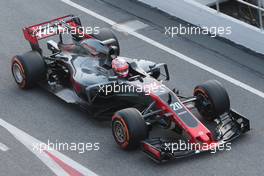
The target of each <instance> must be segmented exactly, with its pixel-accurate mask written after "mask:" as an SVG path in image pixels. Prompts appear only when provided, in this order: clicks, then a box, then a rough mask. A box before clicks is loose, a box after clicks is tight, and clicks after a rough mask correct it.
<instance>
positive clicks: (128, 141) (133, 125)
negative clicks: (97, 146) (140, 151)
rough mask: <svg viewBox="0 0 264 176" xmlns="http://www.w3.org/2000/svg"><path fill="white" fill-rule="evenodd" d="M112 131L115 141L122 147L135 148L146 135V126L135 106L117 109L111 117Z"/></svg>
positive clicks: (126, 148)
mask: <svg viewBox="0 0 264 176" xmlns="http://www.w3.org/2000/svg"><path fill="white" fill-rule="evenodd" d="M112 132H113V136H114V138H115V141H116V143H117V144H118V145H119V146H120V147H121V148H123V149H125V150H128V149H136V148H137V147H139V145H140V142H141V141H142V140H144V139H146V138H147V137H148V133H149V131H148V127H147V125H146V123H145V121H144V119H143V117H142V115H141V113H140V112H139V111H138V110H137V109H135V108H127V109H123V110H120V111H117V112H116V113H115V114H114V116H113V117H112Z"/></svg>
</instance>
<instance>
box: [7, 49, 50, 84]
mask: <svg viewBox="0 0 264 176" xmlns="http://www.w3.org/2000/svg"><path fill="white" fill-rule="evenodd" d="M11 71H12V74H13V77H14V80H15V82H16V83H17V84H18V86H19V87H20V88H21V89H29V88H32V87H34V86H35V85H36V83H37V82H38V81H40V80H41V79H43V78H44V77H45V72H46V69H45V63H44V61H43V58H42V57H41V55H40V54H39V53H38V52H36V51H30V52H27V53H25V54H23V55H17V56H14V57H13V59H12V63H11Z"/></svg>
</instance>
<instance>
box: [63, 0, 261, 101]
mask: <svg viewBox="0 0 264 176" xmlns="http://www.w3.org/2000/svg"><path fill="white" fill-rule="evenodd" d="M61 1H62V2H64V3H66V4H68V5H70V6H72V7H74V8H77V9H79V10H81V11H83V12H85V13H87V14H89V15H91V16H93V17H95V18H97V19H99V20H101V21H104V22H105V23H108V24H110V25H111V26H115V27H116V26H117V23H116V22H115V21H113V20H111V19H109V18H106V17H104V16H102V15H100V14H98V13H95V12H93V11H92V10H89V9H87V8H85V7H83V6H81V5H79V4H76V3H74V2H72V1H70V0H61ZM119 30H122V31H124V32H126V33H129V34H130V35H133V36H134V37H137V38H139V39H141V40H143V41H145V42H147V43H149V44H150V45H153V46H155V47H157V48H160V49H162V50H164V51H166V52H168V53H170V54H172V55H174V56H177V57H178V58H180V59H181V60H184V61H186V62H188V63H190V64H192V65H195V66H197V67H199V68H200V69H203V70H205V71H208V72H210V73H211V74H214V75H216V76H218V77H220V78H222V79H224V80H226V81H228V82H230V83H232V84H234V85H236V86H239V87H241V88H243V89H245V90H247V91H249V92H251V93H253V94H255V95H258V96H260V97H261V98H264V92H261V91H260V90H257V89H255V88H254V87H251V86H249V85H247V84H245V83H243V82H241V81H239V80H236V79H234V78H232V77H230V76H228V75H226V74H224V73H222V72H219V71H217V70H215V69H213V68H211V67H209V66H207V65H205V64H203V63H201V62H198V61H196V60H195V59H192V58H190V57H188V56H186V55H184V54H182V53H180V52H178V51H175V50H173V49H171V48H169V47H167V46H165V45H163V44H161V43H159V42H156V41H154V40H152V39H150V38H148V37H146V36H144V35H142V34H139V33H137V32H135V31H133V30H131V29H130V28H128V27H125V26H122V27H121V28H120V29H119Z"/></svg>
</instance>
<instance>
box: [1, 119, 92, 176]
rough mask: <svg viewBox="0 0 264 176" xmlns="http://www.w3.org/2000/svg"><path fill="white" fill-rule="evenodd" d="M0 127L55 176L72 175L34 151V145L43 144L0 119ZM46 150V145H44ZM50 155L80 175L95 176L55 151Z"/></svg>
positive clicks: (42, 153)
mask: <svg viewBox="0 0 264 176" xmlns="http://www.w3.org/2000/svg"><path fill="white" fill-rule="evenodd" d="M0 126H2V127H4V128H5V129H6V130H7V131H9V132H10V133H11V134H12V135H13V136H14V137H15V138H16V139H17V140H18V141H19V142H21V143H22V144H23V145H25V146H26V147H27V148H28V149H29V150H30V151H31V152H32V153H34V154H35V155H36V156H37V157H38V158H39V159H40V160H41V161H42V162H43V163H44V164H45V165H46V166H47V167H48V168H50V169H51V170H52V171H53V172H54V173H55V174H56V175H58V176H69V175H70V176H71V175H74V174H69V173H67V172H66V171H65V170H64V169H63V168H62V167H61V166H60V165H59V164H58V163H56V162H55V161H54V160H52V159H51V158H50V157H49V156H48V155H47V154H46V153H45V152H40V151H39V150H40V148H38V149H39V150H36V148H35V146H34V145H36V144H42V145H45V144H44V143H43V142H41V141H39V140H38V139H36V138H34V137H32V136H30V135H29V134H27V133H25V132H24V131H22V130H20V129H18V128H16V127H15V126H13V125H11V124H9V123H8V122H6V121H4V120H3V119H1V118H0ZM45 148H47V145H45ZM48 152H49V153H50V154H52V155H53V156H55V157H57V158H59V159H60V160H61V161H63V162H64V163H65V164H67V165H68V166H70V167H72V168H73V169H75V170H77V171H78V172H80V173H81V174H82V175H85V176H86V175H87V176H97V175H96V174H95V173H94V172H92V171H91V170H89V169H87V168H86V167H84V166H82V165H81V164H79V163H77V162H75V161H73V160H72V159H70V158H69V157H67V156H66V155H64V154H62V153H60V152H58V151H56V150H48Z"/></svg>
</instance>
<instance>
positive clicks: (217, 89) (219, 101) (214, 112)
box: [194, 80, 230, 120]
mask: <svg viewBox="0 0 264 176" xmlns="http://www.w3.org/2000/svg"><path fill="white" fill-rule="evenodd" d="M194 96H196V97H197V101H196V102H195V106H196V108H197V109H198V111H199V113H200V114H201V115H202V116H203V117H204V118H206V119H207V120H214V119H215V118H216V117H219V116H220V115H222V114H224V113H225V112H229V111H230V100H229V96H228V93H227V91H226V90H225V88H224V87H223V86H222V84H221V83H220V82H218V81H216V80H209V81H206V82H205V83H203V84H201V85H198V86H196V87H195V89H194Z"/></svg>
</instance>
